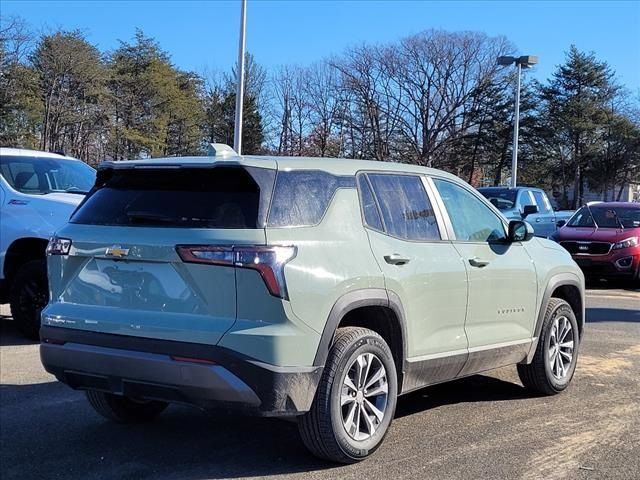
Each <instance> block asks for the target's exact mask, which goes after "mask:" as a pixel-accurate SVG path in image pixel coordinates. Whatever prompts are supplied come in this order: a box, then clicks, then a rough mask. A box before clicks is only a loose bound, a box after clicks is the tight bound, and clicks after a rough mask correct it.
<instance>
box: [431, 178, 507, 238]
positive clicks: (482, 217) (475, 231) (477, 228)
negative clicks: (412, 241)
mask: <svg viewBox="0 0 640 480" xmlns="http://www.w3.org/2000/svg"><path fill="white" fill-rule="evenodd" d="M434 182H435V184H436V188H437V189H438V192H440V196H441V197H442V201H443V202H444V205H445V207H446V209H447V212H448V213H449V218H450V219H451V223H452V225H453V231H454V233H455V234H456V239H457V240H463V241H469V242H490V241H495V240H500V239H503V238H505V232H504V225H503V224H502V221H501V220H500V219H499V218H498V217H497V216H496V215H495V214H494V213H493V212H492V211H491V209H490V208H489V207H487V206H486V205H485V204H484V203H482V202H481V201H480V200H479V199H478V198H476V197H475V195H473V194H472V193H471V192H469V191H468V190H466V189H464V188H462V187H459V186H458V185H455V184H454V183H451V182H447V181H445V180H437V179H434Z"/></svg>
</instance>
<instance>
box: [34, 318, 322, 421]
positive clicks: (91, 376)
mask: <svg viewBox="0 0 640 480" xmlns="http://www.w3.org/2000/svg"><path fill="white" fill-rule="evenodd" d="M40 337H41V339H42V343H41V345H40V358H41V360H42V364H43V365H44V367H45V369H46V370H47V371H48V372H49V373H51V374H53V375H55V376H56V378H57V379H58V380H60V381H61V382H63V383H66V384H67V385H69V386H70V387H72V388H74V389H78V390H89V389H92V390H100V391H105V392H110V393H116V394H119V395H126V396H130V397H135V398H143V399H153V400H162V401H167V402H172V403H186V404H190V405H195V406H198V407H201V408H207V409H231V410H240V411H243V412H245V413H248V414H256V415H262V416H291V415H299V414H302V413H304V412H307V411H308V410H309V409H310V408H311V403H312V401H313V397H314V395H315V391H316V387H317V385H318V382H319V380H320V376H321V374H322V367H277V366H274V365H267V364H265V363H262V362H258V361H256V360H253V359H250V358H247V357H244V356H241V355H239V354H237V353H235V352H233V351H231V350H229V349H226V348H222V347H216V346H209V345H201V344H194V343H183V342H174V341H168V340H155V339H148V338H138V337H131V336H123V335H113V334H104V333H95V332H87V331H82V330H75V329H70V328H60V327H49V326H43V327H42V329H41V330H40ZM172 357H174V358H175V357H182V359H188V358H191V359H198V360H200V361H207V362H208V363H201V362H196V361H188V360H187V361H185V360H175V359H174V358H172Z"/></svg>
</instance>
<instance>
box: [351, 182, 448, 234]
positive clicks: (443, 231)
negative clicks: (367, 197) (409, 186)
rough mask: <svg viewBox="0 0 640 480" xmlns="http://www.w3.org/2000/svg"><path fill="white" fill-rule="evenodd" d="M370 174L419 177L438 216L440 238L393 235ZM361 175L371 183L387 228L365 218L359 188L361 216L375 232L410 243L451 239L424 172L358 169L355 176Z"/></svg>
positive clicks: (364, 223) (364, 222)
mask: <svg viewBox="0 0 640 480" xmlns="http://www.w3.org/2000/svg"><path fill="white" fill-rule="evenodd" d="M368 174H375V175H395V176H404V177H417V178H418V179H419V180H420V182H421V183H422V188H424V192H425V194H426V195H427V200H429V203H430V204H431V208H432V209H433V213H434V215H435V217H436V225H437V226H438V231H439V232H440V239H431V240H414V239H410V238H403V237H398V236H396V235H392V234H391V233H389V232H388V231H387V226H386V224H385V222H384V216H383V215H382V210H381V209H380V204H379V201H378V196H377V195H376V193H375V191H374V189H373V185H371V181H370V180H369V177H368ZM360 175H364V176H365V178H366V180H367V183H368V184H369V188H370V189H371V193H372V194H373V198H374V200H375V202H376V207H377V209H378V215H380V219H381V221H382V225H383V227H384V229H385V231H384V232H381V231H380V230H378V229H377V228H373V227H372V226H370V225H368V224H367V222H366V220H365V218H364V208H363V204H362V198H361V194H360V189H359V188H358V201H359V204H360V205H359V206H360V216H361V219H362V226H363V227H364V228H366V229H368V230H371V231H373V232H376V233H379V234H381V235H385V236H387V237H389V238H393V239H396V240H400V241H402V242H410V243H446V242H449V241H450V235H449V231H448V229H447V228H446V225H445V222H444V216H443V215H442V212H440V207H439V205H438V204H437V203H436V202H435V195H433V192H432V190H431V186H430V185H429V184H428V183H427V182H426V175H425V174H423V173H417V172H404V171H394V170H358V171H357V172H356V175H355V178H356V180H357V178H358V177H359V176H360ZM357 187H358V182H357V181H356V188H357Z"/></svg>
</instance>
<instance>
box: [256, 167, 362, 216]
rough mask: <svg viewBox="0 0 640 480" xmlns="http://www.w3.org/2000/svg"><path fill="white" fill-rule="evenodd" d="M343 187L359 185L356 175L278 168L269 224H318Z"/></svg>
mask: <svg viewBox="0 0 640 480" xmlns="http://www.w3.org/2000/svg"><path fill="white" fill-rule="evenodd" d="M341 187H351V188H353V187H355V180H354V178H353V177H351V176H349V177H339V176H336V175H331V174H330V173H327V172H321V171H317V170H296V171H292V172H278V176H277V178H276V186H275V191H274V193H273V200H272V202H271V211H270V212H269V221H268V226H269V227H304V226H312V225H317V224H318V223H320V221H321V220H322V217H323V216H324V213H325V212H326V211H327V208H328V207H329V202H330V201H331V198H332V197H333V194H334V193H335V191H336V190H337V189H338V188H341Z"/></svg>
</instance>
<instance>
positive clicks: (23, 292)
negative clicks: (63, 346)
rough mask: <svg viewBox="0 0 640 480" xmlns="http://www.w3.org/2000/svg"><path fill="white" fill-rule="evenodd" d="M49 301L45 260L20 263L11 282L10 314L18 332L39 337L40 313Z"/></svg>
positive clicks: (26, 335)
mask: <svg viewBox="0 0 640 480" xmlns="http://www.w3.org/2000/svg"><path fill="white" fill-rule="evenodd" d="M48 301H49V282H48V281H47V263H46V261H45V260H31V261H29V262H27V263H25V264H24V265H22V266H21V267H20V268H19V269H18V272H17V273H16V275H15V277H14V278H13V281H12V282H11V289H10V292H9V303H10V304H11V316H12V317H13V320H14V321H15V322H16V327H17V328H18V330H20V332H21V333H22V334H23V335H24V336H25V337H27V338H30V339H31V340H38V339H39V338H40V314H41V313H42V309H43V308H44V307H45V306H46V305H47V302H48Z"/></svg>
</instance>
